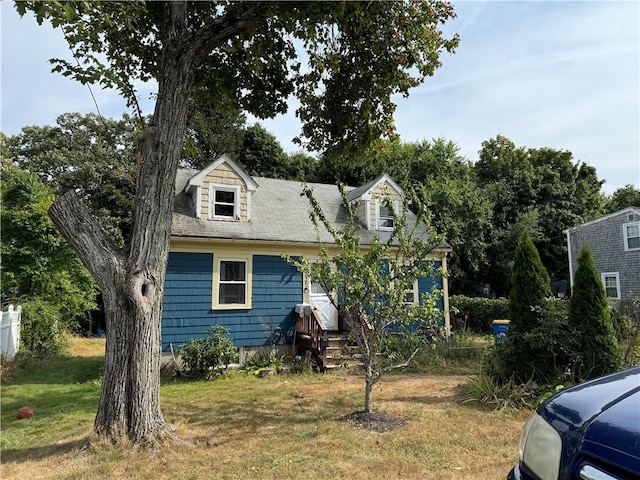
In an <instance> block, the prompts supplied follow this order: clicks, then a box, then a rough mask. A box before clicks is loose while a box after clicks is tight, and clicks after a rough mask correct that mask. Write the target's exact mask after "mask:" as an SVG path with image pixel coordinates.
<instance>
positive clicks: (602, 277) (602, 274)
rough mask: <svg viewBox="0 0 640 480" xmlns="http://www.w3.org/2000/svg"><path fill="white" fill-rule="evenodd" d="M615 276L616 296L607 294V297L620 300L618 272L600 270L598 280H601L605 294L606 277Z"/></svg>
mask: <svg viewBox="0 0 640 480" xmlns="http://www.w3.org/2000/svg"><path fill="white" fill-rule="evenodd" d="M612 277H613V278H615V279H616V296H615V297H610V296H609V295H607V298H615V299H617V300H620V298H621V297H620V274H619V273H618V272H602V273H601V274H600V281H601V282H602V288H604V293H605V295H606V294H607V283H606V281H605V279H606V278H612Z"/></svg>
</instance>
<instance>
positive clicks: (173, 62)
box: [16, 1, 458, 443]
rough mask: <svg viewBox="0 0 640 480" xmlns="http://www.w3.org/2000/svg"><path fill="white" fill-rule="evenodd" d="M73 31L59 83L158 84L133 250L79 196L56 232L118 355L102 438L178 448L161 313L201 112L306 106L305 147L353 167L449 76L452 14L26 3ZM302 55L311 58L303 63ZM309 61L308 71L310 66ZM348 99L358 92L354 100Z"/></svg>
mask: <svg viewBox="0 0 640 480" xmlns="http://www.w3.org/2000/svg"><path fill="white" fill-rule="evenodd" d="M16 5H17V8H18V11H19V13H21V14H24V13H25V12H26V10H29V11H31V12H32V13H33V14H34V15H35V16H36V20H37V21H38V22H40V23H41V22H42V21H44V20H45V19H48V20H50V21H51V23H52V24H53V26H54V27H59V28H61V29H62V30H63V32H64V34H65V38H66V39H67V41H68V42H69V45H70V47H71V50H72V52H73V54H74V56H75V57H76V59H77V60H78V62H77V63H71V62H68V61H65V60H61V59H58V60H54V65H55V66H54V69H56V70H57V71H60V72H62V73H63V74H64V75H69V76H71V77H72V78H74V79H76V80H78V81H80V82H82V83H95V82H99V83H101V84H102V85H104V86H113V87H115V88H117V89H118V90H119V91H120V92H121V93H122V94H123V96H124V97H125V98H126V99H127V101H128V103H129V105H131V106H133V107H134V108H135V107H136V105H137V99H136V93H135V90H134V88H133V85H134V84H135V82H136V81H146V80H149V79H152V78H153V79H155V80H156V81H157V83H158V92H157V96H156V103H155V109H154V113H153V116H152V117H151V119H150V120H149V121H148V123H147V122H145V121H144V119H142V118H140V123H141V126H142V134H141V137H140V142H139V155H138V157H137V175H136V195H135V198H134V202H133V213H132V229H131V231H132V233H131V241H130V242H129V244H128V247H127V248H126V249H120V248H118V247H117V246H116V245H114V244H113V242H112V241H111V240H110V239H109V237H107V236H106V235H105V233H104V231H103V230H102V229H101V228H100V226H99V225H98V224H97V223H96V222H95V220H94V219H93V218H92V217H91V215H90V214H89V212H88V211H87V210H86V209H85V208H84V207H83V205H82V203H81V202H80V201H79V199H78V196H77V195H75V194H74V193H73V192H68V193H66V194H65V195H63V196H62V197H59V198H58V199H57V200H56V201H55V202H54V204H53V205H52V208H51V210H50V215H51V218H52V219H53V221H54V223H55V225H56V226H57V227H58V228H59V229H60V231H61V232H62V234H63V235H64V236H65V238H66V239H67V240H68V241H69V243H70V244H71V245H72V246H73V248H74V249H75V250H76V251H77V252H78V254H79V255H80V257H81V258H82V260H83V262H84V263H85V265H86V266H87V267H88V269H89V270H90V271H91V273H92V275H93V276H94V278H95V279H96V282H97V283H98V285H99V287H100V289H101V292H102V294H103V297H104V299H105V312H106V321H107V347H106V356H105V371H104V380H103V385H102V394H101V398H100V404H99V406H98V413H97V415H96V420H95V424H94V431H95V432H96V433H97V434H99V435H103V436H105V437H107V438H109V439H110V440H112V441H118V440H120V439H121V438H123V437H126V438H128V439H129V440H130V441H133V442H134V443H155V442H157V441H159V440H162V439H165V438H175V436H174V434H173V430H172V429H171V427H170V425H168V424H167V423H166V422H165V420H164V418H163V416H162V413H161V411H160V395H159V390H160V389H159V385H160V381H159V357H160V351H159V343H160V342H159V337H160V312H161V302H162V291H163V284H164V275H165V267H166V262H167V256H168V250H169V239H170V228H171V213H172V207H173V198H174V183H175V179H176V172H177V168H178V165H179V163H180V157H181V152H182V150H183V140H184V135H185V133H186V129H187V124H188V112H189V105H190V102H191V101H192V94H193V92H194V90H195V89H196V88H197V87H199V86H201V85H202V82H203V81H204V79H206V81H207V82H208V85H214V86H215V88H214V87H212V88H210V89H209V93H211V95H212V98H213V97H214V96H217V97H218V98H219V99H220V101H221V102H222V101H223V100H224V101H226V102H227V103H226V104H227V105H229V104H230V105H238V106H239V107H240V108H242V110H244V111H247V112H250V113H252V114H253V115H255V116H256V117H258V118H265V117H270V116H273V115H275V114H276V113H280V112H283V111H285V110H286V108H287V100H288V98H289V96H290V95H291V94H294V95H295V96H296V97H297V98H298V100H299V101H300V107H299V108H298V110H297V115H298V117H299V118H300V120H301V121H302V132H301V135H300V136H299V137H298V141H299V142H300V143H301V144H302V145H306V146H308V147H309V148H311V149H312V150H315V151H320V152H324V153H326V154H331V155H337V154H342V155H344V156H345V157H349V156H353V155H354V153H355V152H359V151H362V150H363V149H364V148H366V147H367V146H368V145H370V144H371V143H372V142H373V141H374V140H375V139H377V138H379V137H381V136H389V135H392V134H393V112H394V110H395V104H394V103H393V101H392V98H391V96H392V95H393V94H402V95H407V94H408V92H409V89H410V88H411V87H414V86H416V85H418V84H419V83H420V82H422V81H423V80H424V78H425V77H428V76H431V75H433V74H434V72H435V70H436V69H437V68H438V67H439V66H440V55H441V54H443V53H446V52H450V53H451V52H453V50H454V49H455V47H456V46H457V44H458V37H457V36H453V37H452V38H445V37H444V35H443V33H442V31H441V26H442V24H443V23H444V22H446V21H447V20H449V19H450V18H452V17H453V16H454V11H453V7H452V6H451V5H450V4H449V3H447V2H440V1H425V2H411V3H406V2H370V3H363V2H184V1H171V2H68V3H66V2H65V3H61V2H57V1H56V2H54V1H51V2H39V1H32V2H19V3H16ZM299 52H300V54H299ZM303 54H304V57H305V58H306V59H308V61H307V64H306V65H304V66H303V65H302V60H301V57H302V56H303ZM346 86H348V88H345V87H346Z"/></svg>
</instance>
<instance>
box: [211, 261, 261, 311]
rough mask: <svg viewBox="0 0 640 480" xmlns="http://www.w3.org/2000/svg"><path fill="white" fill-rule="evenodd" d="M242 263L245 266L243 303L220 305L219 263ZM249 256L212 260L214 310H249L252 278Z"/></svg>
mask: <svg viewBox="0 0 640 480" xmlns="http://www.w3.org/2000/svg"><path fill="white" fill-rule="evenodd" d="M221 262H243V263H244V264H245V282H244V283H245V288H244V300H245V301H244V303H222V304H221V303H220V263H221ZM252 264H253V262H252V257H251V256H246V257H244V256H234V257H230V256H221V257H216V256H215V255H214V259H213V295H212V308H213V309H214V310H248V309H251V284H252V278H253V272H252Z"/></svg>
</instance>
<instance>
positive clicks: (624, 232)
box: [622, 222, 640, 252]
mask: <svg viewBox="0 0 640 480" xmlns="http://www.w3.org/2000/svg"><path fill="white" fill-rule="evenodd" d="M633 226H638V228H640V222H629V223H624V224H622V235H623V236H624V251H625V252H633V251H635V250H640V247H637V248H629V236H628V234H627V228H628V227H633ZM631 238H636V237H631Z"/></svg>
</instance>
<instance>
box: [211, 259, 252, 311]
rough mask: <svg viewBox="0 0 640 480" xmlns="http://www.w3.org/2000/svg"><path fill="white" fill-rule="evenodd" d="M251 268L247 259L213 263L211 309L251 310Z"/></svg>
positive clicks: (221, 260) (219, 260)
mask: <svg viewBox="0 0 640 480" xmlns="http://www.w3.org/2000/svg"><path fill="white" fill-rule="evenodd" d="M250 282H251V268H250V262H249V259H245V258H219V259H218V260H216V261H215V262H214V289H215V291H214V297H213V300H214V301H213V307H214V308H220V309H234V308H235V309H238V308H251V288H250Z"/></svg>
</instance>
